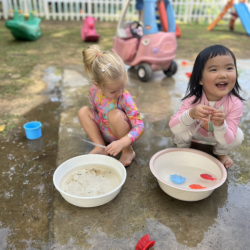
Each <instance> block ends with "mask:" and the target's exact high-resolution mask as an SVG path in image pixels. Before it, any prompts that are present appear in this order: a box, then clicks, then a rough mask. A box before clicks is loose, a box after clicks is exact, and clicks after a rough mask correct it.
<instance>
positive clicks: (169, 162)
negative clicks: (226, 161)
mask: <svg viewBox="0 0 250 250" xmlns="http://www.w3.org/2000/svg"><path fill="white" fill-rule="evenodd" d="M188 169H192V171H189V173H188V172H187V171H188ZM150 170H151V172H152V173H153V175H154V176H155V177H156V178H157V181H158V183H159V185H160V187H161V189H162V190H163V191H164V192H165V193H167V194H168V195H170V196H172V197H174V198H176V199H178V200H183V201H198V200H202V199H205V198H206V197H208V196H209V195H210V194H211V193H212V192H213V191H214V190H215V189H216V188H218V187H220V186H221V185H222V184H223V183H224V182H225V181H226V178H227V172H226V170H225V167H224V166H223V165H222V163H221V162H220V161H219V160H217V159H216V158H214V157H213V156H211V155H209V154H207V153H204V152H201V151H199V150H195V149H187V148H185V149H183V148H169V149H165V150H162V151H160V152H158V153H156V154H155V155H153V157H152V158H151V160H150ZM201 173H209V174H211V175H212V176H215V177H216V178H217V180H216V181H211V180H204V179H202V178H201V177H200V174H201ZM172 174H177V175H181V176H182V177H185V175H188V174H189V175H190V176H192V175H194V176H192V178H191V177H190V179H192V181H191V183H189V184H200V183H202V184H201V185H202V186H206V185H208V186H209V187H207V188H205V189H191V188H190V187H189V186H187V185H189V184H188V181H189V180H188V178H187V180H186V181H185V182H186V183H185V185H184V183H183V184H175V183H173V182H172V181H171V179H170V175H172ZM192 182H193V183H192Z"/></svg>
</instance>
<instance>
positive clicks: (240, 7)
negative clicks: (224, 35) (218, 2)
mask: <svg viewBox="0 0 250 250" xmlns="http://www.w3.org/2000/svg"><path fill="white" fill-rule="evenodd" d="M245 2H246V0H239V3H238V4H234V0H228V2H227V4H226V6H225V7H224V9H223V10H222V11H221V13H220V14H219V16H218V17H217V18H216V19H215V20H214V21H213V22H212V23H211V24H210V25H209V26H208V27H207V30H209V31H210V30H212V29H213V28H214V27H215V26H216V25H217V24H218V22H219V21H220V20H221V19H222V18H223V16H224V15H225V14H226V13H227V11H228V10H229V9H231V8H232V7H234V9H235V10H234V11H233V12H232V13H230V14H231V15H232V16H231V20H230V23H229V28H230V30H234V23H235V20H236V18H237V17H239V18H240V20H241V23H242V25H243V26H244V28H245V30H246V32H247V34H248V35H249V36H250V12H249V10H248V8H247V6H246V4H245Z"/></svg>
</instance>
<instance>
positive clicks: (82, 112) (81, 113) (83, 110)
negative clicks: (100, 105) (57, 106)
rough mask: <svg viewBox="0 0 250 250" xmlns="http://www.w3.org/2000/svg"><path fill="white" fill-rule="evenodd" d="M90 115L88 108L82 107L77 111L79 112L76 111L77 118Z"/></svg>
mask: <svg viewBox="0 0 250 250" xmlns="http://www.w3.org/2000/svg"><path fill="white" fill-rule="evenodd" d="M90 113H91V109H90V107H88V106H84V107H82V108H80V109H79V111H78V118H81V117H83V116H86V115H88V114H90Z"/></svg>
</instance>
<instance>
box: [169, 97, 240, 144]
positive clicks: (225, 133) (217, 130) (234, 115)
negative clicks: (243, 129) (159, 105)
mask: <svg viewBox="0 0 250 250" xmlns="http://www.w3.org/2000/svg"><path fill="white" fill-rule="evenodd" d="M194 99H195V96H192V97H189V98H187V99H185V100H184V101H183V103H182V105H181V107H180V109H179V111H178V112H177V113H176V114H175V115H174V116H172V117H171V119H170V122H169V126H170V129H171V131H172V132H173V133H174V134H178V133H183V132H187V131H188V130H189V127H190V125H191V124H193V123H195V126H198V125H199V123H200V121H197V120H194V119H192V118H191V117H190V116H189V110H190V109H191V108H193V107H195V106H196V105H198V104H203V105H207V106H209V102H208V100H207V98H206V94H205V93H204V92H203V93H202V97H201V100H200V101H199V102H198V103H195V104H192V102H193V100H194ZM214 108H216V109H221V110H224V112H225V115H226V117H225V121H224V124H223V125H222V126H219V127H217V126H213V127H214V131H213V132H212V133H209V132H208V131H207V130H206V129H204V128H203V127H200V128H199V129H198V131H199V133H201V134H202V135H203V136H204V137H209V136H210V134H212V136H214V137H215V138H216V140H217V141H218V142H219V143H221V144H223V145H226V144H230V143H232V142H233V141H234V139H235V137H236V133H237V128H238V125H239V122H240V118H241V116H242V113H243V102H242V101H241V100H240V99H239V98H238V97H236V96H234V95H232V94H231V95H226V96H224V97H223V98H222V99H221V100H220V101H218V102H216V103H215V106H214Z"/></svg>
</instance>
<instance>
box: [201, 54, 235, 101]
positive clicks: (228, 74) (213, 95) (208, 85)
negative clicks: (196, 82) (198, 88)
mask: <svg viewBox="0 0 250 250" xmlns="http://www.w3.org/2000/svg"><path fill="white" fill-rule="evenodd" d="M235 83H236V67H235V65H234V60H233V58H232V56H231V55H223V56H216V57H213V58H209V59H208V61H207V62H206V64H205V67H204V71H203V74H202V80H201V82H200V84H201V85H202V86H203V91H204V92H205V93H206V97H207V99H208V101H219V100H220V99H221V98H222V97H223V96H225V95H227V94H228V93H230V92H231V91H232V89H233V88H234V86H235Z"/></svg>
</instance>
